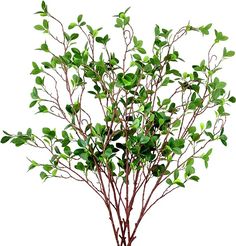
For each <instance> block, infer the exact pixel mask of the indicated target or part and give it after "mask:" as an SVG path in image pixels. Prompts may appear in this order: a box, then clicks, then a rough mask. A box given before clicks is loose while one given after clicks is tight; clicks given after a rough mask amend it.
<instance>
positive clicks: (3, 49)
mask: <svg viewBox="0 0 236 246" xmlns="http://www.w3.org/2000/svg"><path fill="white" fill-rule="evenodd" d="M233 2H234V1H229V0H224V1H206V0H204V1H203V0H198V1H184V0H179V1H164V0H162V1H158V0H156V1H150V0H145V1H130V0H120V1H115V0H109V1H108V0H106V1H105V0H100V1H95V0H93V1H91V0H88V1H79V0H67V1H52V0H48V1H47V3H48V5H49V9H50V10H53V12H54V13H55V15H57V16H59V18H61V19H62V21H63V22H64V23H68V24H69V22H71V21H74V20H76V17H77V15H78V14H81V13H83V14H84V15H85V18H86V20H88V22H89V23H91V25H92V26H95V27H99V26H103V27H104V28H105V30H107V32H108V33H109V32H110V31H111V29H112V28H113V23H114V19H112V16H113V15H114V14H116V13H118V12H120V11H122V10H124V9H126V8H127V7H129V6H131V7H132V9H131V11H130V14H131V16H132V23H133V26H134V28H135V30H136V33H137V36H138V37H140V38H143V39H144V41H145V42H146V43H147V44H149V43H148V42H150V40H151V38H152V37H153V36H152V35H153V27H154V25H155V24H160V25H161V26H164V27H170V28H178V27H181V26H183V25H185V24H186V23H187V22H188V21H189V20H190V21H191V23H192V24H193V25H196V26H200V25H202V24H208V23H213V24H214V27H215V28H216V29H218V30H221V31H223V33H224V34H226V35H228V36H229V37H230V41H229V42H227V47H230V48H231V49H234V50H235V49H236V45H235V44H236V31H235V30H236V29H235V23H236V15H235V7H233ZM39 6H40V2H39V1H32V0H28V1H27V0H21V1H12V0H8V1H4V2H1V14H0V26H1V29H0V33H1V38H0V64H1V65H0V71H1V77H0V83H1V88H0V112H1V114H0V115H1V120H0V129H5V130H8V131H9V132H16V131H17V130H25V129H27V127H30V126H32V127H33V128H36V129H39V128H40V127H44V126H47V125H48V124H51V125H52V124H54V123H55V121H54V123H53V121H50V122H48V120H47V116H45V117H44V116H36V115H34V114H33V112H32V111H31V110H30V109H29V108H28V104H29V102H30V97H29V93H30V91H31V89H32V87H33V84H34V79H33V78H32V77H31V76H30V75H29V72H30V70H31V61H32V60H37V54H38V53H37V52H36V51H34V49H35V48H36V47H37V46H38V45H39V44H41V42H43V41H44V39H43V37H42V35H39V34H38V33H36V31H35V30H34V29H33V28H32V27H33V26H34V25H35V24H38V22H37V21H38V17H36V16H35V15H33V14H32V13H34V12H35V11H37V10H38V9H39ZM112 42H115V41H112ZM193 42H194V41H193ZM202 45H203V44H201V43H198V42H197V43H196V41H195V43H194V45H192V44H191V43H188V44H187V43H186V44H185V46H184V48H186V51H185V52H186V53H185V55H186V56H187V58H188V61H189V62H194V61H199V60H198V59H197V58H198V56H199V54H201V55H202V54H203V53H201V52H202V51H201V48H202V47H203V46H204V45H203V46H202ZM117 50H119V42H117ZM204 54H205V53H204ZM191 59H192V60H191ZM224 66H225V69H224V71H223V72H222V73H221V78H223V80H224V81H227V82H228V85H229V88H231V91H232V93H234V94H236V86H235V83H236V81H235V69H236V59H235V58H233V59H231V60H229V61H226V63H225V64H224ZM230 111H231V113H232V116H231V117H230V119H229V120H228V124H227V131H226V133H227V135H228V136H229V147H228V148H225V147H224V146H223V145H221V144H220V143H218V144H217V145H216V146H215V148H214V152H213V155H212V158H211V161H210V167H209V169H208V170H203V171H202V173H201V180H200V182H199V183H192V184H191V185H187V188H186V189H179V190H178V191H177V192H175V193H173V194H171V195H170V196H169V197H166V198H165V199H163V200H162V201H161V202H160V203H159V204H158V205H157V206H156V207H155V208H154V209H153V210H152V211H151V213H150V214H149V215H148V216H147V217H146V218H145V219H144V221H143V223H142V225H141V227H140V228H139V231H138V239H137V241H136V242H135V243H134V246H143V245H149V246H152V245H153V246H154V245H156V246H158V245H161V246H171V245H176V246H180V245H181V246H189V245H191V246H199V245H209V246H213V245H214V246H222V245H224V246H235V245H236V234H235V232H236V212H235V208H236V199H235V198H236V191H235V190H236V185H235V180H236V163H235V125H236V114H235V106H234V105H233V106H232V107H231V110H230ZM55 124H57V123H55ZM0 154H1V159H0V245H2V246H16V245H24V246H32V245H34V246H41V245H45V246H49V245H51V246H54V245H56V246H65V245H66V246H79V245H83V246H84V245H85V246H91V245H105V246H112V245H115V244H114V242H115V241H114V239H113V234H112V230H111V227H110V224H109V221H108V216H107V212H106V210H105V207H104V205H103V204H102V203H101V202H100V201H99V200H98V199H97V197H96V196H95V195H94V194H93V192H91V191H90V190H89V189H88V188H87V187H86V186H85V185H83V184H81V183H75V182H72V181H64V180H49V182H46V183H42V182H41V180H40V178H39V176H38V172H37V171H33V172H31V173H28V174H27V173H26V170H27V164H28V163H27V160H26V158H25V157H26V156H30V157H32V156H35V155H37V154H38V153H33V152H32V150H31V149H28V148H25V147H23V148H18V149H16V148H15V147H14V146H13V145H1V146H0Z"/></svg>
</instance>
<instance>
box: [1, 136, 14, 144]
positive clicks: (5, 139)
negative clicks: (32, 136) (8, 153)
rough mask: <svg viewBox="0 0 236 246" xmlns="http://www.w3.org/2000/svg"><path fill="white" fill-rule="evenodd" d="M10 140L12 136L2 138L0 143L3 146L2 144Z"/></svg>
mask: <svg viewBox="0 0 236 246" xmlns="http://www.w3.org/2000/svg"><path fill="white" fill-rule="evenodd" d="M11 138H12V136H4V137H3V138H2V139H1V143H2V144H4V143H6V142H8V141H9V140H10V139H11Z"/></svg>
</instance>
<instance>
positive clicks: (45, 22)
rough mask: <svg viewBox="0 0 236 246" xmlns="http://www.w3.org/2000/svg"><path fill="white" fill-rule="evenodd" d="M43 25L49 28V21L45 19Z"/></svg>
mask: <svg viewBox="0 0 236 246" xmlns="http://www.w3.org/2000/svg"><path fill="white" fill-rule="evenodd" d="M43 27H44V28H45V29H46V30H47V29H48V28H49V23H48V21H47V20H45V19H44V20H43Z"/></svg>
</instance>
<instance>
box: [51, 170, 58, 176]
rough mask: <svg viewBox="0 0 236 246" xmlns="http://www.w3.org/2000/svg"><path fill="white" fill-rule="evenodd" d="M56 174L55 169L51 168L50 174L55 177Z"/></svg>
mask: <svg viewBox="0 0 236 246" xmlns="http://www.w3.org/2000/svg"><path fill="white" fill-rule="evenodd" d="M56 175H57V169H53V170H52V176H53V177H55V176H56Z"/></svg>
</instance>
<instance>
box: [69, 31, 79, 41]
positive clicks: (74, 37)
mask: <svg viewBox="0 0 236 246" xmlns="http://www.w3.org/2000/svg"><path fill="white" fill-rule="evenodd" d="M78 37H79V34H78V33H72V34H71V36H70V40H71V41H72V40H75V39H77V38H78Z"/></svg>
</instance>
